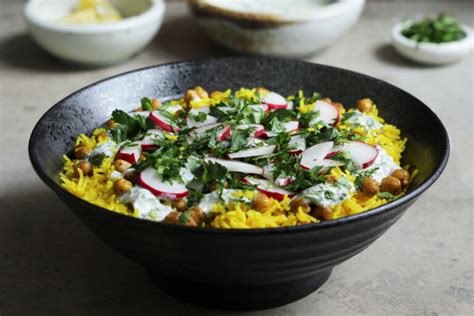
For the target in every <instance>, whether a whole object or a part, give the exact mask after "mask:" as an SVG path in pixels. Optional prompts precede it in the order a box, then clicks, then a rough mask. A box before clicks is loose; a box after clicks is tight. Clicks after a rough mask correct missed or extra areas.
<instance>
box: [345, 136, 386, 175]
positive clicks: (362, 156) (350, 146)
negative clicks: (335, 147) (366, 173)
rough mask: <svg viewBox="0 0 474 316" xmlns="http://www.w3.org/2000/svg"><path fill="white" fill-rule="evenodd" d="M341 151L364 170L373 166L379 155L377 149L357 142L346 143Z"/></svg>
mask: <svg viewBox="0 0 474 316" xmlns="http://www.w3.org/2000/svg"><path fill="white" fill-rule="evenodd" d="M341 150H342V151H343V152H345V153H347V154H348V155H349V157H351V159H352V161H353V162H354V163H355V164H356V165H357V166H358V167H359V168H363V169H364V168H367V167H369V166H370V165H372V164H373V163H374V161H375V159H376V158H377V156H378V154H379V151H378V150H377V148H375V147H373V146H371V145H369V144H366V143H363V142H357V141H353V142H348V143H345V144H344V146H343V147H342V149H341Z"/></svg>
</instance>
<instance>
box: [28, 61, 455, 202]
mask: <svg viewBox="0 0 474 316" xmlns="http://www.w3.org/2000/svg"><path fill="white" fill-rule="evenodd" d="M196 85H201V86H203V87H204V88H205V89H206V90H208V91H213V90H225V89H227V88H232V89H238V88H240V87H255V86H265V87H267V88H269V89H271V90H274V91H278V92H280V93H282V94H284V95H289V94H294V93H296V92H297V90H298V89H303V90H304V92H305V94H310V93H312V92H314V91H318V92H320V93H321V94H322V95H323V96H327V97H330V98H331V99H333V100H335V101H338V102H341V103H342V104H344V105H345V106H346V107H349V106H351V105H353V104H354V103H355V101H356V100H359V99H362V98H366V97H367V98H371V99H372V100H374V101H375V103H376V104H377V106H378V108H379V112H380V115H381V116H382V117H383V118H384V119H385V120H386V121H387V122H389V123H391V124H395V125H397V126H398V127H399V128H400V129H401V131H402V134H403V136H404V137H407V138H408V143H407V148H406V151H405V153H404V156H403V159H402V165H407V164H408V165H410V166H412V167H414V168H416V169H418V171H419V174H418V176H417V177H416V178H415V180H414V182H413V184H412V187H411V188H410V189H409V191H413V190H415V189H416V188H417V187H419V186H420V185H422V184H423V183H428V185H429V184H431V182H433V181H434V180H435V178H436V177H437V175H439V173H440V172H441V171H442V169H443V168H444V165H445V164H446V161H447V157H448V153H449V140H448V136H447V133H446V130H445V128H444V126H443V125H442V123H441V122H440V120H439V119H438V117H437V116H436V115H435V114H434V113H433V112H432V111H431V110H430V109H429V107H427V106H426V105H425V104H423V103H422V102H421V101H420V100H418V99H416V98H415V97H413V96H411V95H410V94H408V93H406V92H404V91H402V90H400V89H398V88H396V87H394V86H392V85H390V84H387V83H385V82H383V81H381V80H378V79H375V78H371V77H368V76H365V75H362V74H358V73H354V72H350V71H346V70H342V69H338V68H333V67H328V66H323V65H317V64H311V63H306V62H302V61H291V60H283V59H270V58H222V59H211V60H205V61H195V62H182V63H176V64H167V65H162V66H156V67H150V68H146V69H142V70H137V71H133V72H130V73H126V74H122V75H118V76H116V77H113V78H110V79H106V80H104V81H101V82H98V83H95V84H93V85H91V86H88V87H86V88H84V89H82V90H79V91H78V92H75V93H73V94H72V95H70V96H68V97H66V98H65V99H63V100H62V101H60V102H59V103H58V104H56V105H55V106H54V107H53V108H51V109H50V110H49V111H48V112H47V113H46V114H45V115H44V116H43V117H42V118H41V119H40V121H39V122H38V124H37V125H36V127H35V128H34V130H33V133H32V136H31V139H30V147H29V150H30V158H31V160H32V163H33V166H34V167H35V169H36V171H37V172H38V174H39V175H40V177H41V178H42V179H43V180H44V181H45V182H46V183H47V184H48V185H50V186H51V187H53V189H55V190H57V189H58V188H59V186H58V185H57V179H58V172H59V171H60V170H61V168H62V166H63V160H62V155H63V154H64V153H65V152H70V150H71V148H72V146H73V144H74V140H75V138H76V136H77V135H78V134H80V133H90V132H91V131H92V130H93V129H95V128H97V127H98V126H99V125H101V124H103V123H104V122H105V121H106V120H107V119H108V118H109V115H110V113H111V112H112V111H113V110H114V109H115V108H120V109H122V110H125V111H132V110H133V109H135V108H136V107H137V105H138V103H139V100H140V98H142V97H144V96H146V97H158V98H159V99H162V100H166V99H170V98H176V97H178V96H180V95H181V93H183V91H185V90H186V89H188V88H190V87H194V86H196ZM426 187H427V186H426ZM59 190H62V189H59ZM407 195H409V194H407Z"/></svg>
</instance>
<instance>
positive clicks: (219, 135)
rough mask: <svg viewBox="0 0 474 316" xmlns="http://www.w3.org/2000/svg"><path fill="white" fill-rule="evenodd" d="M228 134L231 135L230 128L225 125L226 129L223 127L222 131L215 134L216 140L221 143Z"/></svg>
mask: <svg viewBox="0 0 474 316" xmlns="http://www.w3.org/2000/svg"><path fill="white" fill-rule="evenodd" d="M230 134H231V128H230V125H227V126H226V127H224V128H223V129H221V130H220V131H218V132H217V140H219V141H223V140H225V139H226V138H227V137H229V136H230Z"/></svg>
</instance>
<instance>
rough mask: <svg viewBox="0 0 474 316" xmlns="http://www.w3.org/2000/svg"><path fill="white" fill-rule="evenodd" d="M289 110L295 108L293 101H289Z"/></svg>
mask: <svg viewBox="0 0 474 316" xmlns="http://www.w3.org/2000/svg"><path fill="white" fill-rule="evenodd" d="M286 109H287V110H293V101H288V106H287V107H286Z"/></svg>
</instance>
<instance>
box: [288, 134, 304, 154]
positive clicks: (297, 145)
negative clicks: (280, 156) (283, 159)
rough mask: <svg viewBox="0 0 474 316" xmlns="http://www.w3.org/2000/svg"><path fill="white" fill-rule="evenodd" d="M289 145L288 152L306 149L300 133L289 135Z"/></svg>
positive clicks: (300, 151)
mask: <svg viewBox="0 0 474 316" xmlns="http://www.w3.org/2000/svg"><path fill="white" fill-rule="evenodd" d="M288 146H289V147H290V153H292V154H299V153H302V152H303V151H305V150H306V140H305V139H304V138H303V136H301V135H296V136H293V137H291V139H290V142H289V143H288Z"/></svg>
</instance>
